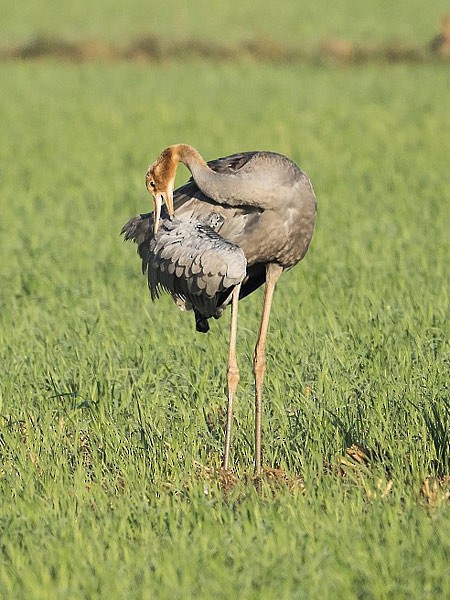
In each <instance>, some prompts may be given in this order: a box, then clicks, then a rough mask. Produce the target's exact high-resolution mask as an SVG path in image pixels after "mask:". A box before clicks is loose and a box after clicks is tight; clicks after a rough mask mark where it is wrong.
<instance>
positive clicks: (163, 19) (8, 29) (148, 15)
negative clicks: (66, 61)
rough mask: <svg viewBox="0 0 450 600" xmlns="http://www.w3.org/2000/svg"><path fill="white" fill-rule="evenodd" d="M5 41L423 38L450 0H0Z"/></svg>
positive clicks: (0, 34)
mask: <svg viewBox="0 0 450 600" xmlns="http://www.w3.org/2000/svg"><path fill="white" fill-rule="evenodd" d="M0 6H1V7H2V8H1V14H2V19H1V23H0V39H1V40H2V41H3V42H8V43H10V42H17V41H24V40H26V39H28V38H30V37H34V36H35V35H36V33H41V34H51V35H56V36H62V37H67V38H69V39H71V40H79V39H80V38H81V39H83V38H86V37H93V38H97V37H99V38H102V39H106V40H110V41H114V42H124V41H129V39H130V38H132V37H133V36H136V35H142V34H147V33H148V32H149V31H150V32H153V33H156V34H159V35H161V36H163V37H165V38H167V40H168V41H170V40H172V39H183V38H186V37H187V38H190V37H194V38H198V39H200V40H202V39H206V40H215V41H217V40H222V42H226V43H233V42H238V41H242V40H248V39H249V38H250V39H251V38H253V37H260V38H269V39H274V40H276V41H277V42H280V43H283V42H290V43H296V44H298V43H302V42H308V43H311V42H317V41H318V40H319V39H321V38H323V37H328V36H338V37H343V38H349V39H350V40H351V41H369V42H370V41H371V42H378V41H380V40H386V39H398V40H402V41H409V42H417V41H419V42H420V43H423V42H425V41H428V40H430V39H431V38H432V37H433V36H434V34H435V33H436V32H437V30H438V28H439V24H440V19H441V17H442V15H443V14H444V13H446V12H448V2H446V0H433V2H430V3H429V4H428V5H427V6H426V8H425V7H424V4H423V2H422V1H421V0H408V2H391V1H390V0H377V2H373V3H370V4H369V3H367V2H360V1H359V0H345V1H344V2H339V3H337V2H332V1H330V0H327V1H322V2H316V3H311V2H306V1H304V0H303V1H300V2H299V1H296V0H289V1H285V2H283V7H282V10H280V7H279V6H278V5H277V4H276V3H270V2H258V1H257V0H246V2H237V1H230V2H220V1H219V0H213V1H211V0H195V1H194V2H190V3H189V4H187V3H180V1H179V0H153V1H152V2H151V4H150V5H149V3H148V2H146V1H145V0H132V1H130V2H128V3H127V6H126V10H124V5H123V3H122V2H119V1H118V0H102V1H100V2H95V3H93V2H89V1H88V0H79V1H78V2H74V1H69V2H64V3H61V2H58V1H57V0H33V2H32V3H25V2H22V3H21V2H14V3H13V2H8V1H7V0H0Z"/></svg>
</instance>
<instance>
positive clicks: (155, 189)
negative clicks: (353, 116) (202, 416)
mask: <svg viewBox="0 0 450 600" xmlns="http://www.w3.org/2000/svg"><path fill="white" fill-rule="evenodd" d="M178 162H183V163H184V164H185V165H186V167H187V168H188V169H189V170H190V172H191V174H192V177H191V179H190V180H189V181H188V182H187V183H186V184H184V185H183V186H181V187H179V188H178V189H177V190H175V191H173V184H174V179H175V172H176V168H177V165H178ZM146 185H147V188H148V190H149V191H150V192H151V193H152V195H153V197H154V201H155V210H154V212H152V213H146V214H142V215H139V216H137V217H135V218H133V219H131V220H130V221H128V223H126V224H125V225H124V226H123V228H122V232H121V233H122V234H124V236H125V239H127V240H133V241H134V242H136V243H137V245H138V253H139V255H140V257H141V259H142V269H143V271H144V272H147V274H148V284H149V288H150V293H151V297H152V299H156V298H158V296H159V295H160V292H161V291H166V292H168V293H169V294H170V295H171V296H172V298H173V299H174V301H175V302H176V304H177V305H178V306H179V308H181V309H182V310H191V309H193V310H194V314H195V321H196V329H197V331H200V332H203V333H206V332H207V331H208V330H209V324H208V320H209V319H210V318H211V317H215V318H219V317H220V316H221V315H222V313H223V310H224V308H225V307H226V306H227V305H228V304H230V303H231V305H232V317H231V334H230V350H229V356H228V370H227V380H228V413H227V427H226V441H225V456H224V461H223V466H224V468H225V469H228V467H229V455H230V446H231V425H232V410H233V398H234V395H235V391H236V388H237V384H238V381H239V369H238V367H237V361H236V335H237V311H238V301H239V300H240V299H241V298H244V297H245V296H247V295H248V294H250V293H252V292H253V291H254V290H255V289H257V288H258V287H260V286H261V285H263V284H266V291H265V298H264V307H263V314H262V319H261V325H260V330H259V333H258V341H257V344H256V348H255V353H254V361H253V363H254V373H255V390H256V404H255V471H256V474H257V475H258V476H259V475H260V473H261V410H262V387H263V380H264V374H265V370H266V367H265V342H266V336H267V329H268V321H269V315H270V307H271V303H272V297H273V291H274V287H275V284H276V281H277V280H278V278H279V276H280V274H281V273H282V272H283V271H286V270H288V269H290V268H291V267H293V266H294V265H296V264H297V263H298V262H299V261H300V260H301V259H302V258H303V257H304V256H305V254H306V252H307V250H308V247H309V244H310V241H311V238H312V234H313V230H314V224H315V218H316V210H317V204H316V198H315V195H314V191H313V188H312V186H311V183H310V181H309V179H308V177H307V176H306V174H305V173H304V172H303V171H301V170H300V169H299V167H298V166H297V165H296V164H295V163H294V162H293V161H291V160H290V159H289V158H287V157H285V156H283V155H281V154H277V153H275V152H243V153H238V154H233V155H231V156H227V157H224V158H219V159H216V160H212V161H209V162H208V163H206V162H205V161H204V159H203V158H202V157H201V155H200V154H199V153H198V152H197V150H195V149H194V148H192V147H191V146H188V145H185V144H177V145H175V146H170V147H169V148H167V149H166V150H164V151H163V153H162V154H161V156H160V157H159V158H158V160H157V161H156V162H155V163H153V164H152V165H150V167H149V169H148V171H147V175H146ZM163 204H165V206H163Z"/></svg>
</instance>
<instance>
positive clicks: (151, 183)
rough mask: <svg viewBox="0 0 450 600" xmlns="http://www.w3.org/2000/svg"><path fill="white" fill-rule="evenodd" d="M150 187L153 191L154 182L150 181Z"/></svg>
mask: <svg viewBox="0 0 450 600" xmlns="http://www.w3.org/2000/svg"><path fill="white" fill-rule="evenodd" d="M150 185H151V188H152V190H154V189H155V188H156V185H155V182H154V181H150Z"/></svg>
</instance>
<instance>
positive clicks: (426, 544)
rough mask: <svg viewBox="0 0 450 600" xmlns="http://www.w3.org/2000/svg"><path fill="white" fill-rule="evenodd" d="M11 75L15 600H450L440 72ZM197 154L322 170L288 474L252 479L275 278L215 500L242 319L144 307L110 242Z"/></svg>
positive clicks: (250, 304)
mask: <svg viewBox="0 0 450 600" xmlns="http://www.w3.org/2000/svg"><path fill="white" fill-rule="evenodd" d="M0 70H1V76H2V82H4V83H3V93H2V95H1V96H0V112H1V114H2V122H1V138H0V198H1V203H2V209H1V217H0V235H1V238H2V244H1V245H0V281H1V285H0V369H1V373H2V377H1V378H0V414H1V415H2V417H1V420H0V494H1V495H0V553H1V557H2V569H1V571H0V595H2V596H3V597H6V598H16V597H26V598H37V599H38V598H86V597H90V598H103V597H104V598H121V597H122V598H126V597H133V598H153V597H157V598H208V597H217V598H233V597H237V596H239V597H245V598H275V597H281V598H289V597H292V598H318V597H320V598H330V599H331V598H349V599H351V598H377V599H378V598H412V597H414V598H437V597H446V596H448V595H449V593H450V583H449V579H448V577H447V572H448V562H449V558H450V556H449V554H450V544H449V540H450V520H449V505H448V500H446V499H445V493H446V488H445V484H444V483H442V484H439V483H437V482H439V481H442V480H443V478H444V477H445V476H446V475H448V474H449V472H450V468H449V458H448V457H449V454H448V423H449V412H450V403H449V394H448V372H449V341H448V340H449V338H450V336H449V333H450V332H449V325H448V323H449V298H448V294H449V275H448V256H449V250H450V244H449V237H448V231H449V224H450V223H449V214H448V198H449V196H450V181H449V178H448V156H449V155H450V139H449V137H448V136H447V135H445V131H448V130H449V126H450V115H449V111H448V101H449V92H448V70H447V68H445V67H443V66H441V67H439V66H436V65H435V66H433V65H432V66H426V67H424V66H423V67H416V68H414V67H400V66H398V67H375V66H372V67H366V68H364V69H359V68H352V69H343V70H341V69H337V70H333V69H326V68H321V69H313V68H302V69H299V68H295V67H283V68H276V67H274V66H267V65H266V66H256V65H252V64H236V65H215V64H212V63H207V62H198V63H195V62H192V63H186V64H183V65H176V64H173V65H165V66H151V67H149V66H148V65H147V66H139V65H131V66H130V65H119V66H117V65H116V66H108V67H106V66H100V65H84V66H81V67H68V66H62V65H59V64H57V63H46V64H10V65H1V66H0ZM180 141H182V142H187V143H191V144H192V145H194V146H196V147H198V149H199V150H200V151H201V152H202V153H203V155H204V156H205V157H206V158H213V157H216V156H220V155H224V154H227V153H229V152H234V151H237V150H245V149H272V150H276V151H279V152H283V153H286V154H288V155H290V156H292V157H293V158H294V159H295V160H296V161H297V162H299V164H301V165H302V167H303V168H304V169H305V170H306V171H307V172H308V173H309V175H310V176H311V178H312V181H313V183H314V185H315V189H316V193H317V196H318V200H319V217H318V225H317V230H316V233H315V237H314V240H313V244H312V247H311V250H310V253H309V254H308V255H307V257H306V259H305V261H304V262H303V263H302V264H301V265H300V266H298V267H297V268H296V269H295V270H294V271H292V272H290V273H288V274H286V275H285V276H283V278H282V279H281V281H280V283H279V286H278V288H277V291H276V297H275V303H274V310H273V315H272V320H271V328H270V337H269V349H268V376H267V386H266V402H265V415H264V422H263V424H264V463H265V464H266V465H267V466H272V467H277V468H281V469H284V470H285V471H286V473H287V474H288V477H289V481H290V485H284V484H283V483H282V482H279V483H278V485H275V486H274V485H272V484H270V482H268V481H264V482H263V486H262V490H261V492H260V493H258V492H257V491H256V490H255V489H254V486H253V485H252V484H251V482H250V481H249V474H250V475H251V469H252V467H251V465H252V444H253V442H252V430H253V418H252V395H253V389H252V374H251V354H252V349H253V344H254V341H255V337H256V332H257V327H258V318H259V312H260V309H261V304H262V296H261V293H257V294H254V297H251V298H249V299H248V300H245V301H244V302H242V303H241V307H240V316H241V318H240V328H239V340H238V343H239V345H238V352H239V362H240V366H241V368H242V380H241V383H240V386H239V390H238V396H237V407H236V430H235V436H234V448H233V464H234V467H235V473H236V475H237V478H238V481H237V484H236V485H235V486H232V487H231V489H228V490H225V489H224V488H223V484H222V483H221V481H220V479H219V477H218V476H214V475H213V474H212V472H211V469H212V468H215V467H218V466H219V464H220V458H221V451H222V447H223V408H224V405H225V399H224V388H225V383H226V379H225V369H224V366H225V361H226V353H227V350H226V346H227V338H228V314H227V315H225V316H224V317H223V318H222V319H221V320H220V321H218V322H214V323H212V327H211V333H210V334H209V335H208V336H200V335H198V334H195V333H194V323H193V317H192V315H186V314H182V313H180V312H179V311H177V309H176V307H175V306H174V305H173V303H171V301H170V300H169V299H168V298H163V299H161V301H159V302H158V303H157V304H154V305H151V304H150V301H149V299H148V294H147V290H146V283H145V279H144V278H143V277H142V276H141V274H140V265H139V261H138V258H137V256H136V254H135V248H134V247H133V246H131V245H125V244H123V243H122V242H121V240H120V238H119V237H118V231H119V230H120V227H121V225H122V224H123V222H125V221H126V220H127V219H128V218H129V217H130V216H132V215H134V214H137V213H138V212H143V211H145V210H148V208H149V206H151V203H150V198H149V196H148V195H147V194H146V193H145V191H144V184H143V178H144V174H145V171H146V167H147V164H148V163H149V162H151V161H153V160H154V158H155V157H156V156H157V154H158V152H159V151H160V150H161V149H163V148H164V147H165V146H167V145H168V144H170V143H173V142H180ZM186 176H187V172H186V171H183V172H182V173H181V174H180V177H179V180H180V182H181V181H182V180H183V178H184V177H186ZM352 444H358V445H360V446H362V447H365V448H367V449H368V452H369V454H370V457H369V458H370V461H369V463H368V464H363V465H361V466H358V464H357V463H356V462H355V461H352V460H350V463H351V464H350V465H343V463H342V462H341V456H342V455H343V454H345V450H346V448H348V447H349V446H351V445H352ZM426 477H432V478H436V479H435V480H433V479H430V480H429V482H430V486H431V488H432V489H434V492H433V493H428V494H427V493H425V494H421V488H422V484H423V482H424V480H425V478H426ZM298 478H301V479H302V481H303V482H304V484H302V485H300V484H297V485H294V483H295V481H296V480H297V479H298ZM433 485H435V488H433Z"/></svg>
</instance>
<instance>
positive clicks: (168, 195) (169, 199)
mask: <svg viewBox="0 0 450 600" xmlns="http://www.w3.org/2000/svg"><path fill="white" fill-rule="evenodd" d="M164 201H165V203H166V207H167V212H168V213H169V217H170V220H172V219H173V218H174V216H175V209H174V207H173V189H172V187H169V189H168V190H167V192H166V194H165V197H164Z"/></svg>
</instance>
